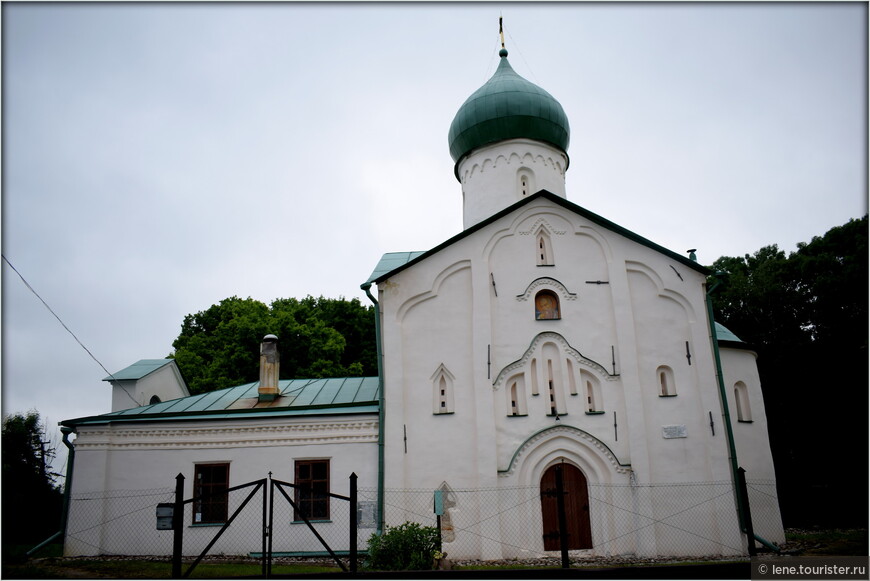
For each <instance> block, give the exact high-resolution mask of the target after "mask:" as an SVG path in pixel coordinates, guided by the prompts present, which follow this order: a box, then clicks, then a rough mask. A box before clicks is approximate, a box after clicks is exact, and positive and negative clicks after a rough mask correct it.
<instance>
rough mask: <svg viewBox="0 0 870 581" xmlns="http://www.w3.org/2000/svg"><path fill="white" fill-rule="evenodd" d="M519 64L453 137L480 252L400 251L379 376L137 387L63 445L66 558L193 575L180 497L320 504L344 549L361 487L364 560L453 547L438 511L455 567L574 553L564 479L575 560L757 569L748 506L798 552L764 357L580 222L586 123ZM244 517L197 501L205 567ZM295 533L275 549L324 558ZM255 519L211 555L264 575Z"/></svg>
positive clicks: (292, 520)
mask: <svg viewBox="0 0 870 581" xmlns="http://www.w3.org/2000/svg"><path fill="white" fill-rule="evenodd" d="M500 56H501V61H500V64H499V66H498V69H497V70H496V72H495V73H494V75H493V76H492V78H491V79H490V80H489V81H488V82H487V83H486V84H484V85H483V86H482V87H481V88H480V89H478V90H477V91H476V92H474V93H473V94H472V95H471V96H470V97H469V98H468V100H467V101H466V102H465V103H464V104H463V105H462V106H461V108H460V109H459V111H458V113H457V114H456V118H455V119H454V121H453V124H452V125H451V127H450V130H449V147H450V154H451V155H452V157H453V159H454V160H455V162H456V165H455V174H456V177H457V179H458V181H459V183H460V184H461V200H462V211H463V216H464V231H463V232H461V233H459V234H458V235H456V236H454V237H453V238H451V239H449V240H447V241H445V242H444V243H442V244H440V245H439V246H437V247H435V248H433V249H431V250H428V251H425V252H396V253H388V254H385V255H384V256H383V258H382V259H381V260H380V262H379V263H378V264H377V265H376V267H375V269H374V271H373V273H372V274H371V276H370V277H369V278H368V280H367V281H366V282H365V283H364V284H363V285H362V288H363V289H365V291H366V293H367V294H368V296H369V297H370V298H371V299H372V300H373V302H374V304H375V305H376V313H377V329H378V332H377V341H378V353H379V363H380V377H369V378H334V379H317V380H302V379H296V380H280V381H279V380H278V379H277V377H278V375H277V365H279V363H278V357H277V356H276V355H275V351H276V349H275V345H276V343H275V338H274V337H271V336H267V338H266V339H265V340H264V343H263V345H262V347H261V353H262V355H261V381H260V382H255V383H252V384H248V385H242V386H238V387H234V388H229V389H224V390H219V391H214V392H210V393H205V394H201V395H195V396H190V395H189V393H188V392H187V389H186V387H185V385H184V381H183V379H182V378H181V376H180V374H179V373H178V370H177V368H176V367H175V363H174V361H172V360H143V361H140V362H139V363H137V364H135V365H133V366H131V367H129V368H127V369H125V370H122V371H120V372H119V373H116V374H114V375H113V376H112V377H110V378H107V381H109V382H110V383H111V385H112V389H113V390H114V392H113V399H112V403H113V411H112V412H111V413H107V414H103V415H97V416H91V417H86V418H78V419H74V420H68V421H65V422H63V425H64V426H65V432H66V434H67V435H66V436H65V438H67V437H68V436H69V434H71V433H74V434H75V440H74V442H73V443H72V444H71V450H72V451H71V461H70V463H69V464H70V466H74V468H73V469H72V473H71V476H70V482H71V490H70V503H69V513H68V515H69V516H68V519H67V523H66V527H67V530H66V544H65V552H66V554H68V555H86V554H167V553H169V552H171V549H172V532H171V531H162V530H156V527H155V513H154V507H155V506H156V504H157V503H160V502H171V500H172V490H173V487H174V485H175V483H176V475H179V474H181V475H183V476H184V477H185V480H184V486H185V498H192V497H194V496H197V495H200V494H203V493H206V492H208V491H214V490H218V491H220V490H225V489H226V488H227V487H231V488H232V487H235V486H238V485H242V484H245V483H248V482H251V481H254V480H257V479H261V478H266V477H267V475H270V476H271V478H274V479H279V480H282V481H286V482H290V483H296V484H300V485H306V486H308V487H309V488H308V490H314V491H315V494H311V495H306V493H298V495H297V497H296V501H297V502H298V503H300V506H305V507H306V508H305V510H307V511H308V515H309V517H311V518H310V520H311V521H314V526H315V528H317V530H318V531H319V533H320V534H321V535H322V536H323V537H324V538H325V539H326V540H327V541H329V542H330V543H334V548H335V549H336V550H347V548H348V547H347V542H348V541H347V523H348V519H347V514H346V510H347V509H346V508H344V506H343V505H342V504H341V502H340V501H339V500H336V499H335V498H332V499H330V498H328V497H323V496H322V495H321V496H318V495H317V494H316V491H318V490H320V491H326V490H329V491H331V492H333V493H335V494H338V495H346V494H347V493H348V486H349V481H348V477H349V475H350V474H351V473H355V474H356V475H357V476H358V478H359V481H358V482H359V489H360V498H361V500H363V502H362V505H363V506H362V510H360V511H359V512H360V515H361V520H360V535H359V539H360V541H359V546H360V547H361V548H362V547H364V546H365V539H366V538H367V536H368V535H370V534H371V533H373V532H375V531H377V530H380V529H382V527H383V526H384V525H388V526H395V525H398V524H401V523H403V522H405V521H416V522H420V523H422V524H425V525H434V524H435V522H436V516H435V512H434V511H435V509H436V503H435V500H434V499H435V497H436V491H439V492H438V495H437V498H438V502H437V510H438V512H440V513H441V514H440V519H439V521H438V522H440V526H441V532H442V538H443V543H444V544H443V546H444V550H445V551H446V552H447V553H448V554H449V555H450V556H451V557H452V558H454V559H461V558H473V559H505V558H523V557H534V556H539V555H546V554H552V553H550V552H551V551H558V550H559V534H558V531H559V524H558V522H559V515H558V511H557V510H556V507H557V502H556V500H555V498H554V496H555V495H554V494H553V489H554V486H555V478H556V476H555V474H556V469H557V468H558V469H559V472H560V473H561V479H562V486H563V488H564V490H565V493H566V494H565V496H564V497H565V502H564V505H565V508H564V510H565V512H566V519H565V521H566V524H565V526H566V528H567V538H568V543H569V549H570V550H572V551H580V552H583V554H588V555H639V556H652V555H675V556H690V555H739V554H745V553H746V551H747V547H748V545H749V542H750V539H749V534H748V531H749V530H750V529H749V528H748V525H749V522H748V521H749V519H748V518H747V517H748V516H749V515H748V514H747V511H746V510H745V508H746V506H745V505H746V504H748V505H749V508H750V509H751V522H752V525H753V526H754V533H753V536H754V537H755V539H756V541H757V542H758V543H759V544H761V545H767V546H773V545H775V544H777V543H780V542H783V541H784V534H783V528H782V522H781V518H780V515H779V508H778V503H777V498H776V487H775V475H774V468H773V461H772V457H771V451H770V445H769V442H768V434H767V422H766V418H765V411H764V403H763V398H762V393H761V386H760V383H759V376H758V371H757V367H756V362H755V354H754V353H753V352H752V351H751V350H750V349H749V347H748V346H747V345H745V344H743V343H742V342H741V341H740V339H738V338H737V337H736V336H734V335H733V334H731V333H730V332H729V331H728V330H727V329H725V328H724V327H722V326H721V325H718V324H716V323H714V322H713V320H712V311H711V308H710V305H709V301H708V293H709V292H715V290H714V289H713V288H712V287H713V286H714V285H715V284H716V283H715V279H714V278H713V277H712V276H711V275H712V273H711V272H710V271H708V270H707V269H706V268H704V267H703V266H701V265H699V264H698V263H697V262H695V260H694V256H693V255H690V256H688V257H686V256H683V255H681V254H677V253H674V252H672V251H670V250H667V249H665V248H662V247H661V246H658V245H657V244H655V243H653V242H651V241H649V240H647V239H645V238H643V237H642V236H640V235H638V234H636V233H633V232H630V231H628V230H626V229H624V228H622V227H620V226H618V225H617V224H615V223H613V222H611V221H609V220H607V219H605V218H603V217H601V216H598V215H595V214H593V213H591V212H589V211H588V210H586V209H584V208H582V207H580V206H578V205H576V204H573V203H571V202H569V201H568V200H567V194H566V188H565V173H566V171H567V169H568V165H569V158H568V154H567V149H568V142H569V125H568V119H567V118H566V116H565V113H564V111H563V109H562V107H561V105H560V104H559V103H558V102H557V101H556V100H555V99H554V98H553V97H552V96H550V95H549V94H548V93H547V92H546V91H544V90H542V89H541V88H539V87H537V86H535V85H534V84H532V83H530V82H528V81H527V80H525V79H523V78H522V77H520V76H519V75H517V74H516V73H515V72H514V71H513V69H512V68H511V66H510V64H509V63H508V59H507V56H508V53H507V51H506V50H504V49H502V51H501V52H500ZM459 199H460V198H459V196H457V206H458V201H459ZM710 281H714V282H712V283H711V282H710ZM277 341H278V342H277V350H278V351H280V338H278V339H277ZM744 471H745V477H746V480H747V481H748V484H747V489H748V503H744V502H741V501H740V500H739V499H740V498H742V495H741V494H740V492H739V487H738V485H737V483H738V481H739V479H740V476H741V474H743V472H744ZM241 500H243V499H242V498H238V499H236V497H235V496H234V495H232V494H231V495H224V496H221V495H216V496H213V497H210V498H206V499H204V500H202V501H199V502H192V503H190V504H189V505H188V507H187V509H186V513H185V516H184V518H185V526H186V530H185V533H184V534H185V543H186V544H185V550H184V552H185V554H196V553H198V552H199V550H201V549H202V547H203V546H204V545H205V543H207V542H208V541H209V540H210V539H211V538H212V537H214V535H215V533H216V531H217V529H218V528H219V527H222V525H223V524H224V523H225V522H226V521H227V520H228V519H230V518H231V515H232V514H233V513H234V511H235V510H236V508H237V506H239V503H240V502H241ZM258 510H259V509H258V508H254V510H253V512H254V513H257V511H258ZM276 510H277V508H276ZM287 510H288V511H289V512H287V514H286V518H284V519H283V520H279V521H276V523H280V524H276V525H275V526H274V528H273V530H272V539H273V541H274V543H275V548H274V550H275V551H281V552H283V553H285V554H307V553H310V552H316V551H318V550H321V549H320V547H321V546H320V545H319V543H318V541H317V540H316V539H315V538H314V536H313V535H307V533H306V529H307V526H306V525H305V524H304V523H303V522H301V520H302V519H300V518H299V516H298V515H297V514H295V511H294V510H292V509H287ZM342 511H344V512H342ZM291 513H292V514H291ZM252 520H253V517H250V518H249V521H248V524H244V521H241V520H240V521H238V523H239V524H233V525H232V526H230V527H229V528H228V529H227V531H226V533H225V534H224V535H223V536H221V537H220V539H219V541H218V542H217V543H216V544H215V547H214V549H213V552H218V553H227V554H257V552H258V551H260V549H261V540H260V533H259V529H258V528H257V527H258V526H259V525H254V524H251V521H252ZM258 522H259V521H258Z"/></svg>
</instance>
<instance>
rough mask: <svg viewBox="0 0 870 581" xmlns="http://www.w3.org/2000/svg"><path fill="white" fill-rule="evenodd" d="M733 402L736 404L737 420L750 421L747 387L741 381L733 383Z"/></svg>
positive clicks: (750, 413) (750, 411)
mask: <svg viewBox="0 0 870 581" xmlns="http://www.w3.org/2000/svg"><path fill="white" fill-rule="evenodd" d="M734 402H735V403H736V404H737V421H738V422H751V421H752V410H751V409H750V408H749V389H748V388H747V387H746V384H745V383H743V382H742V381H738V382H737V383H735V384H734Z"/></svg>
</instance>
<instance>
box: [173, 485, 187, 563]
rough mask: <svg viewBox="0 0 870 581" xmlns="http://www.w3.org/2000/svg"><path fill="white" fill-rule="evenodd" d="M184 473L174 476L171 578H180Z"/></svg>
mask: <svg viewBox="0 0 870 581" xmlns="http://www.w3.org/2000/svg"><path fill="white" fill-rule="evenodd" d="M183 521H184V474H182V473H180V472H179V473H178V476H176V477H175V506H174V507H173V509H172V578H173V579H181V550H182V546H183V544H184V522H183Z"/></svg>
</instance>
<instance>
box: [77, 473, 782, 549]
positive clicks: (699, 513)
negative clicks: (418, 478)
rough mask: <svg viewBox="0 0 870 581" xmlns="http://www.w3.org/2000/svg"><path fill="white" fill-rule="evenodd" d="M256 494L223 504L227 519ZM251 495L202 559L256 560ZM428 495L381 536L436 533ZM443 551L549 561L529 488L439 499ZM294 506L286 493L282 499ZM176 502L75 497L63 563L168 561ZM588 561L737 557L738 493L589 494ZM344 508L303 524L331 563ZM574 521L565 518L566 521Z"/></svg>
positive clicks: (771, 497)
mask: <svg viewBox="0 0 870 581" xmlns="http://www.w3.org/2000/svg"><path fill="white" fill-rule="evenodd" d="M747 487H748V491H749V499H750V503H751V510H752V520H753V525H754V529H755V532H756V534H758V535H759V536H761V537H763V538H765V539H766V540H768V541H771V542H773V543H779V542H782V541H783V540H784V538H783V532H782V524H781V522H782V521H781V518H780V513H779V506H778V502H777V497H776V487H775V484H774V482H772V481H753V480H750V481H748V482H747ZM252 490H253V488H242V489H239V490H233V491H231V492H230V493H229V494H228V505H227V516H228V517H230V516H232V515H233V514H234V513H235V512H236V510H238V509H239V508H240V507H241V506H242V504H243V503H244V501H245V499H246V498H248V496H249V495H250V494H251V491H252ZM268 491H269V488H268V486H265V487H262V488H261V489H260V490H258V491H256V493H255V494H254V495H253V497H251V498H250V500H249V501H248V503H247V504H246V505H245V506H244V508H243V509H242V510H241V511H240V512H239V514H238V515H237V516H236V518H235V519H234V520H233V522H232V524H231V525H230V526H229V527H228V528H227V530H226V531H225V532H224V534H223V535H221V537H220V538H219V539H218V540H217V542H216V543H215V544H214V546H213V547H212V548H211V549H210V550H209V554H210V555H220V554H223V555H257V556H258V555H260V554H261V553H262V551H263V526H264V523H268V522H269V520H268V505H266V507H264V504H263V502H264V496H263V495H264V494H266V495H268V494H269V492H268ZM434 492H435V491H434V490H399V489H387V490H385V491H384V520H385V523H386V524H387V525H388V526H398V525H400V524H402V523H404V522H406V521H412V522H417V523H420V524H422V525H426V526H435V524H436V516H435V514H434ZM442 492H443V508H444V511H443V512H444V513H443V515H442V517H441V534H442V539H443V549H444V551H445V552H447V553H448V554H449V555H450V557H451V558H453V559H482V560H489V559H529V558H539V557H543V556H548V555H549V556H551V555H553V553H552V552H548V551H546V550H545V549H544V541H543V537H544V529H545V526H544V525H545V523H544V518H545V517H544V515H543V511H542V504H541V503H542V499H541V489H540V488H539V487H537V486H529V487H504V488H487V489H455V490H454V489H449V488H443V489H442ZM288 495H289V496H290V498H293V495H292V492H289V491H288ZM173 499H174V490H173V489H171V488H160V489H150V490H127V491H116V492H112V493H80V494H75V495H73V497H72V499H71V503H70V515H69V522H68V527H67V537H66V547H65V554H67V555H171V554H172V542H173V532H172V531H171V530H157V527H156V516H155V513H156V507H157V505H158V504H160V503H171V502H172V501H173ZM588 500H589V502H588V515H589V519H588V521H589V525H588V526H589V527H590V529H591V530H590V533H591V538H592V547H591V549H586V550H584V551H582V552H574V553H573V554H574V555H578V556H579V555H589V556H610V555H637V556H655V555H663V556H664V555H668V556H714V555H742V554H745V553H746V544H745V543H746V541H745V538H744V537H743V536H742V535H741V534H740V528H739V520H738V519H739V517H738V514H737V510H736V501H735V492H734V486H733V484H732V483H731V482H729V481H722V482H697V483H684V484H646V485H644V484H633V485H632V484H624V485H622V484H620V485H604V484H589V485H588ZM377 506H378V493H377V489H373V488H372V489H360V490H359V506H358V510H357V518H358V527H357V530H358V534H357V548H358V549H360V550H364V549H365V547H366V544H367V540H368V538H369V537H370V536H371V535H372V534H373V533H375V530H376V527H377ZM195 511H196V507H195V503H190V502H188V503H186V504H185V505H184V514H183V516H182V519H183V520H182V522H183V523H184V525H185V527H184V545H183V554H184V555H185V556H196V555H199V554H200V553H201V552H202V551H203V550H204V549H205V548H206V547H207V546H208V544H209V543H210V542H212V540H213V539H214V537H215V535H216V534H217V533H218V532H219V531H220V527H221V526H222V523H215V524H212V523H203V522H201V517H200V519H198V518H197V516H196V512H195ZM271 511H272V519H273V520H272V522H273V530H272V531H271V532H272V537H271V541H272V547H271V549H272V553H273V555H274V556H323V555H325V554H326V549H325V548H324V546H323V545H322V544H321V542H320V541H319V540H318V538H317V536H315V535H314V534H313V533H312V531H311V530H310V529H309V526H308V525H307V524H306V523H305V522H304V520H302V519H301V518H300V517H299V515H298V514H296V512H295V511H294V509H293V507H292V506H291V504H290V502H289V501H288V500H287V499H286V498H285V497H284V496H283V495H282V494H280V492H279V491H277V490H276V492H275V494H274V502H273V504H272V506H271ZM350 511H351V508H350V504H349V503H348V502H346V501H344V500H340V499H336V498H331V499H330V501H329V506H328V516H327V517H326V518H319V519H311V525H312V526H313V527H314V528H315V529H316V530H317V533H318V534H319V535H320V537H322V539H323V540H324V541H326V543H327V544H328V545H329V546H330V547H331V548H332V550H333V551H334V552H335V553H336V554H338V555H339V556H343V555H346V554H347V553H348V552H349V549H350V547H349V542H350V541H349V529H350V523H351V514H350ZM568 518H572V515H568Z"/></svg>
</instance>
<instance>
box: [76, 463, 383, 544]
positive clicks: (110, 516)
mask: <svg viewBox="0 0 870 581" xmlns="http://www.w3.org/2000/svg"><path fill="white" fill-rule="evenodd" d="M263 482H264V483H267V482H268V481H265V480H264V481H263ZM281 488H283V489H284V490H285V491H286V492H287V496H289V498H291V499H294V501H295V498H294V492H293V489H292V487H276V490H275V492H274V501H273V502H272V507H271V514H270V511H269V505H268V504H265V505H264V499H265V498H268V497H271V496H272V494H271V493H270V489H269V486H268V485H265V486H260V487H259V488H258V487H257V486H256V483H252V484H251V485H250V486H245V487H242V488H237V489H234V490H230V492H229V493H227V495H226V508H225V509H224V508H223V507H221V508H220V509H219V510H218V512H219V516H220V517H221V518H217V519H215V518H214V510H215V509H214V508H213V507H212V509H211V512H212V516H211V519H210V518H209V517H208V511H206V510H204V508H203V505H202V504H198V503H196V502H189V500H190V499H186V500H188V502H185V504H184V509H183V514H182V516H181V518H182V521H181V522H182V523H183V527H184V529H183V550H182V554H183V555H185V556H188V557H189V556H198V555H200V554H201V553H202V552H203V551H204V550H205V549H206V547H208V545H209V543H211V542H212V541H213V540H214V539H215V537H216V536H217V535H218V533H220V531H221V528H222V527H223V525H224V523H225V522H226V521H227V520H229V519H232V522H231V523H230V525H229V526H228V527H227V529H226V531H224V532H223V534H221V535H220V537H219V538H218V539H217V540H216V541H215V543H214V545H213V546H212V547H211V548H210V549H209V551H208V554H209V555H233V556H236V555H246V556H257V557H259V556H261V555H262V553H263V552H264V549H266V548H267V547H264V538H266V539H267V537H264V526H265V525H267V523H269V522H270V519H271V522H272V531H271V532H272V537H271V542H272V544H271V550H272V553H273V555H274V556H309V555H310V556H324V555H328V550H327V549H326V547H324V545H323V543H322V542H321V539H322V540H323V541H324V542H326V544H327V545H328V546H329V547H330V548H331V549H332V550H333V551H334V552H335V553H336V554H337V555H339V556H343V555H346V554H347V553H349V550H350V547H349V542H350V541H349V538H350V535H349V531H350V523H351V518H350V517H351V508H350V503H349V502H348V501H347V500H343V499H341V498H336V497H330V498H329V499H328V501H326V510H327V512H326V514H325V515H321V516H320V517H318V518H309V522H310V523H311V526H312V527H313V528H314V529H315V530H316V531H317V535H315V534H314V533H313V532H312V530H311V528H309V526H308V524H306V522H305V520H304V519H303V518H302V516H301V515H300V514H299V513H298V512H297V511H296V510H294V508H293V507H292V505H291V503H290V502H289V501H288V500H287V497H285V496H284V495H283V494H281V492H280V489H281ZM174 499H175V491H174V488H159V489H149V490H126V491H116V492H112V493H106V492H92V493H78V494H74V495H72V497H71V499H70V500H71V502H70V513H69V521H68V525H67V535H66V543H65V549H64V553H65V554H66V555H68V556H80V555H171V554H172V549H173V531H172V530H157V516H156V513H157V505H158V504H167V503H169V504H171V503H173V502H174ZM237 512H238V514H236V513H237ZM234 515H235V518H233V516H234ZM208 520H216V521H217V522H207V521H208ZM365 527H371V528H370V530H369V529H366V528H365ZM358 531H359V532H358V542H357V548H358V549H360V548H365V546H366V541H367V539H368V534H366V533H367V532H374V522H373V519H372V518H369V519H368V521H367V522H363V523H361V524H360V526H359V527H358ZM318 535H319V536H320V539H318Z"/></svg>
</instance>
